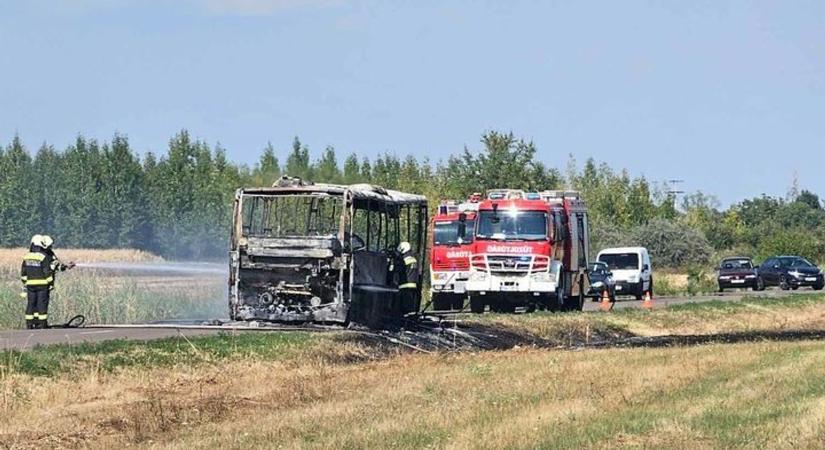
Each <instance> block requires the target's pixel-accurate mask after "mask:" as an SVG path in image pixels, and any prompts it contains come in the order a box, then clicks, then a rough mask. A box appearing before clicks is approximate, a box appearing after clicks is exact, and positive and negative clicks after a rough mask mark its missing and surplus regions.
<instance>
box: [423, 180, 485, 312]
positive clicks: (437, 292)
mask: <svg viewBox="0 0 825 450" xmlns="http://www.w3.org/2000/svg"><path fill="white" fill-rule="evenodd" d="M479 199H480V195H478V197H475V196H474V197H471V198H470V200H469V201H467V202H466V203H461V204H456V202H444V203H442V204H441V205H440V206H439V209H438V214H436V215H435V217H433V221H432V226H431V227H430V229H431V230H432V232H431V235H430V242H431V247H430V295H431V298H432V307H433V309H434V310H436V311H446V310H460V309H463V308H464V301H465V300H466V299H467V292H466V286H465V285H466V283H467V278H469V276H470V255H471V254H472V246H473V229H474V227H475V219H476V212H475V210H476V208H477V207H478V200H479Z"/></svg>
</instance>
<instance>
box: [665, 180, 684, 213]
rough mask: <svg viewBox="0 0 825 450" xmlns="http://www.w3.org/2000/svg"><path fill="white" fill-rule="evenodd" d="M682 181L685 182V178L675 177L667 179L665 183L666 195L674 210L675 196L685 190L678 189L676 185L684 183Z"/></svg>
mask: <svg viewBox="0 0 825 450" xmlns="http://www.w3.org/2000/svg"><path fill="white" fill-rule="evenodd" d="M684 182H685V180H675V179H672V180H667V184H668V190H667V195H668V197H669V198H670V199H671V200H672V201H673V210H674V211H675V210H676V196H677V195H679V194H684V193H685V191H683V190H681V189H678V188H677V186H676V185H677V184H681V183H684Z"/></svg>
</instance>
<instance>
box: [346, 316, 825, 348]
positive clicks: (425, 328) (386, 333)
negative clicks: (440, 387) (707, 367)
mask: <svg viewBox="0 0 825 450" xmlns="http://www.w3.org/2000/svg"><path fill="white" fill-rule="evenodd" d="M349 331H352V332H353V333H351V334H348V335H347V336H346V337H344V339H346V340H349V341H354V342H359V343H362V344H365V345H369V346H386V345H388V344H392V345H396V346H401V347H404V348H406V349H409V350H414V351H420V352H426V353H435V352H465V351H491V350H509V349H513V348H520V347H521V348H524V347H527V348H553V349H569V350H572V349H587V348H592V349H598V348H617V347H622V348H637V347H647V348H657V347H678V346H692V345H705V344H736V343H743V342H764V341H786V342H789V341H805V340H823V339H825V330H781V331H742V332H730V333H714V334H698V335H663V336H638V335H635V334H633V333H630V332H628V331H626V330H621V329H611V328H606V329H588V330H586V331H582V330H569V331H564V332H559V333H558V334H556V335H554V336H552V337H549V338H548V337H541V336H536V335H534V334H531V333H529V332H527V331H524V330H518V329H513V328H506V327H502V326H500V325H488V324H480V323H467V322H465V323H461V322H455V323H454V322H450V321H445V322H437V321H426V320H425V321H419V322H413V321H407V322H406V323H400V324H397V325H396V326H394V327H387V329H384V330H367V329H363V330H360V329H358V328H351V329H350V330H349Z"/></svg>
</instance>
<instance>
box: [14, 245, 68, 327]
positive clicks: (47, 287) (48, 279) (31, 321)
mask: <svg viewBox="0 0 825 450" xmlns="http://www.w3.org/2000/svg"><path fill="white" fill-rule="evenodd" d="M53 243H54V240H53V239H52V238H51V237H50V236H44V235H39V234H36V235H34V236H32V239H31V245H30V246H29V252H28V253H26V256H24V257H23V264H22V267H21V269H20V280H21V281H22V282H23V286H24V287H25V289H26V299H27V303H26V328H28V329H33V328H47V327H48V317H49V293H50V291H51V290H52V289H54V276H55V272H57V271H61V272H62V271H64V270H66V269H71V268H72V267H74V263H72V262H70V263H68V264H63V263H61V262H60V260H59V259H57V256H55V254H54V251H53V250H52V244H53Z"/></svg>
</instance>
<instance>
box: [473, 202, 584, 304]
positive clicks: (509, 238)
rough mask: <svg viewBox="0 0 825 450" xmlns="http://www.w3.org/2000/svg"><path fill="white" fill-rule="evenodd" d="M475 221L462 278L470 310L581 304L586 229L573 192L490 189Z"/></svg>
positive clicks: (479, 206) (582, 301)
mask: <svg viewBox="0 0 825 450" xmlns="http://www.w3.org/2000/svg"><path fill="white" fill-rule="evenodd" d="M475 222H476V223H475V233H474V243H473V254H472V255H471V257H470V277H469V279H468V281H467V284H466V290H467V293H468V294H469V297H470V310H471V311H473V312H476V313H480V312H483V311H484V310H485V308H486V307H488V306H489V307H490V309H491V310H492V311H498V312H512V311H514V310H515V308H516V307H519V306H521V307H526V308H527V310H528V311H532V310H535V309H536V308H539V309H550V310H581V309H582V308H583V306H584V301H585V296H586V295H587V294H586V293H587V291H588V290H589V288H590V282H589V278H588V276H587V254H588V251H589V248H588V247H589V235H588V225H587V207H586V205H585V203H584V202H583V201H582V200H581V198H580V197H579V194H578V193H577V192H572V191H545V192H539V193H524V192H522V191H518V190H505V189H496V190H491V191H489V192H488V195H487V199H485V200H484V201H482V202H481V203H479V205H478V212H477V214H476V221H475Z"/></svg>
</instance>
